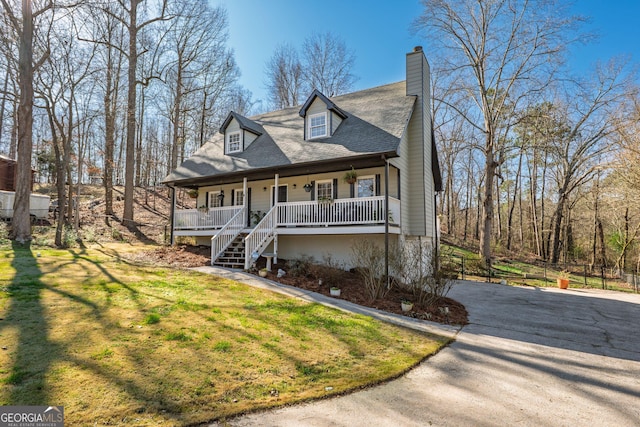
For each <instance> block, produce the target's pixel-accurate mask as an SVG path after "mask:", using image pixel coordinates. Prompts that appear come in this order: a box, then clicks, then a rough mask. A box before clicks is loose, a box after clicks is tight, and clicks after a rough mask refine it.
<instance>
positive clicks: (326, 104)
mask: <svg viewBox="0 0 640 427" xmlns="http://www.w3.org/2000/svg"><path fill="white" fill-rule="evenodd" d="M300 117H302V118H304V139H305V141H307V140H313V139H319V138H329V137H330V136H331V135H333V133H334V132H335V131H336V129H338V126H340V123H342V120H344V119H346V118H347V114H346V113H345V112H344V111H342V110H341V109H340V108H338V106H337V105H336V104H334V103H333V102H332V101H331V100H330V99H329V98H327V97H326V96H324V95H323V94H322V93H320V91H319V90H317V89H314V91H313V93H312V94H311V96H310V97H309V98H308V99H307V102H305V103H304V105H303V106H302V108H301V109H300Z"/></svg>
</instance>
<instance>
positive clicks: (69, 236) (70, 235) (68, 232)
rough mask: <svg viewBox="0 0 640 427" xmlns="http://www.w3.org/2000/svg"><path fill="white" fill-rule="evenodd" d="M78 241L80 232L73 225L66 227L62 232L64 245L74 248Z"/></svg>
mask: <svg viewBox="0 0 640 427" xmlns="http://www.w3.org/2000/svg"><path fill="white" fill-rule="evenodd" d="M77 242H78V233H77V232H76V230H74V229H73V228H72V227H66V228H65V229H64V232H63V234H62V247H64V248H73V247H74V246H75V245H76V243H77Z"/></svg>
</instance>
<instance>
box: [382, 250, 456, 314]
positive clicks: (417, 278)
mask: <svg viewBox="0 0 640 427" xmlns="http://www.w3.org/2000/svg"><path fill="white" fill-rule="evenodd" d="M399 255H400V256H399V257H398V258H397V262H398V263H397V264H395V265H394V268H395V269H396V271H398V272H399V273H400V277H401V278H402V285H401V286H403V287H404V288H408V289H409V290H411V292H412V293H413V297H414V300H415V302H416V303H418V304H422V305H425V306H429V305H432V304H434V303H436V302H437V301H438V300H439V299H440V298H444V297H445V296H446V295H447V294H448V293H449V290H450V289H451V286H452V285H453V281H452V280H451V279H450V273H449V272H448V271H446V270H444V269H442V268H440V267H441V266H440V261H441V257H440V256H439V255H435V254H434V251H433V248H432V247H431V244H430V242H410V243H408V244H407V245H405V246H404V247H403V249H402V250H401V251H399Z"/></svg>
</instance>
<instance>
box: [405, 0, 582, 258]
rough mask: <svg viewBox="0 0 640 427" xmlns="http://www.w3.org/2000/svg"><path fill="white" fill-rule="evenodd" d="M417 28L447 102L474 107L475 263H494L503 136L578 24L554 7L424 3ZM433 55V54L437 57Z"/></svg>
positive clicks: (518, 1)
mask: <svg viewBox="0 0 640 427" xmlns="http://www.w3.org/2000/svg"><path fill="white" fill-rule="evenodd" d="M422 4H423V6H424V11H423V13H422V15H421V16H420V17H419V18H418V19H417V20H416V21H415V28H416V29H417V30H419V31H424V32H425V34H426V35H427V36H428V38H429V42H430V44H431V45H434V46H437V47H438V48H439V51H438V52H437V53H438V54H437V55H434V56H437V59H436V60H435V61H434V62H435V64H437V66H436V67H434V73H436V74H438V73H441V74H445V75H447V76H448V78H449V79H450V81H451V82H452V86H453V87H454V88H455V89H456V90H455V91H454V93H455V95H453V94H452V97H451V98H449V99H447V100H442V101H443V102H446V103H448V104H449V105H451V106H452V107H453V108H456V104H457V103H458V102H462V103H464V104H465V105H466V104H467V103H469V102H470V103H472V104H474V105H475V109H474V110H472V111H471V112H470V114H467V113H465V112H464V111H463V110H460V111H459V112H460V113H461V114H462V115H463V116H464V118H465V120H466V121H467V122H468V123H469V125H470V126H473V127H474V128H475V129H476V130H477V131H478V132H481V133H482V134H483V135H484V146H483V152H484V153H483V154H484V158H485V165H484V172H485V184H484V192H483V200H482V207H483V209H482V224H481V227H480V255H481V257H482V259H483V260H484V262H485V263H487V264H488V263H490V259H491V234H492V229H493V218H494V191H495V185H494V177H495V175H496V169H497V168H498V166H499V165H500V164H501V162H502V161H504V154H505V148H506V147H505V146H504V144H505V143H507V142H508V139H507V138H504V137H501V135H500V134H501V132H502V133H506V132H507V131H508V129H509V126H511V124H512V123H513V118H514V117H515V114H514V111H516V109H517V108H518V107H519V106H520V104H521V103H522V102H523V101H525V100H526V97H527V96H528V95H530V94H532V93H537V92H539V91H541V90H543V89H544V88H545V87H547V85H548V84H549V82H550V81H551V77H552V76H553V75H554V73H555V71H556V66H557V65H558V63H559V61H560V59H561V53H562V52H563V50H564V49H565V48H566V46H567V45H569V44H570V43H571V42H572V41H573V40H572V39H570V37H569V36H568V34H569V32H570V31H571V30H573V29H574V28H575V26H576V24H577V23H578V22H579V21H580V20H579V19H578V18H566V17H565V13H564V11H565V10H566V6H563V5H562V4H561V3H560V2H559V1H555V0H547V1H545V0H541V1H529V0H461V1H448V0H423V1H422ZM434 54H436V52H434Z"/></svg>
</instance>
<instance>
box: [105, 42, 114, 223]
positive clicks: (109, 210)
mask: <svg viewBox="0 0 640 427" xmlns="http://www.w3.org/2000/svg"><path fill="white" fill-rule="evenodd" d="M111 64H112V63H111V48H109V53H108V60H107V70H106V85H105V93H104V122H105V125H104V171H103V185H104V215H105V223H106V224H107V225H109V218H110V217H111V216H113V168H114V161H113V157H114V151H115V144H116V117H115V116H116V112H115V108H114V103H113V101H112V96H115V94H113V92H112V90H111V89H112V79H113V74H112V69H111Z"/></svg>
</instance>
